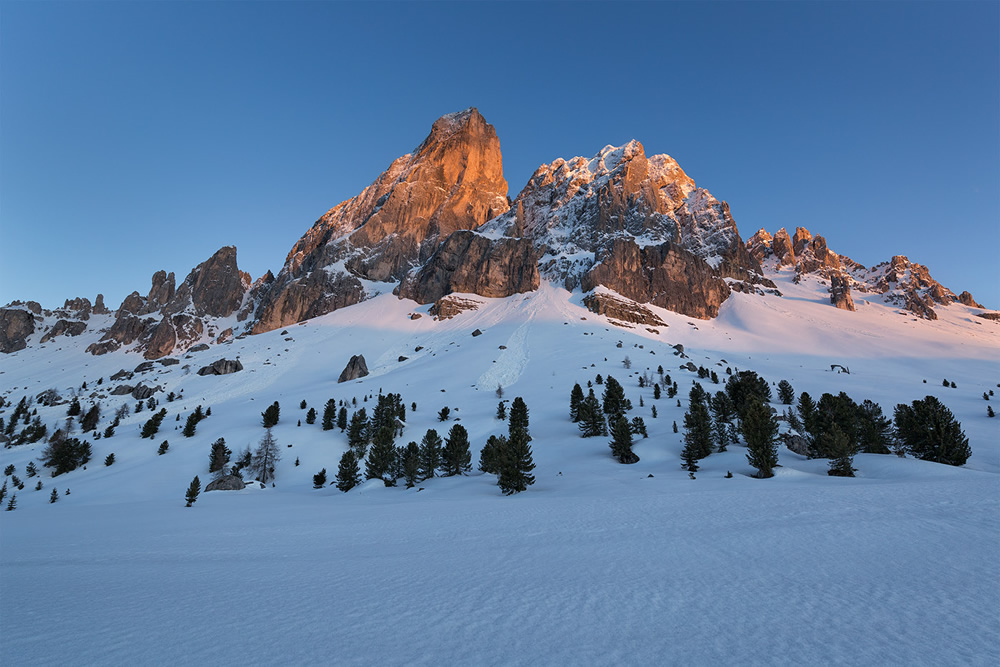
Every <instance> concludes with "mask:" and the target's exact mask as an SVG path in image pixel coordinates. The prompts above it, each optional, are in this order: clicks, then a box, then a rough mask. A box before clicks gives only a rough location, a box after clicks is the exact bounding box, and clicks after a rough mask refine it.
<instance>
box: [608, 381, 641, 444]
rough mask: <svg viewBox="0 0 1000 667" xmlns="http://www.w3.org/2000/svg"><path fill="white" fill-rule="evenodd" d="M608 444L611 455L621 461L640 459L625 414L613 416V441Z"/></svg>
mask: <svg viewBox="0 0 1000 667" xmlns="http://www.w3.org/2000/svg"><path fill="white" fill-rule="evenodd" d="M608 379H609V380H610V379H611V378H608ZM608 446H609V447H611V455H612V456H614V457H615V458H616V459H618V462H619V463H637V462H638V461H639V457H638V456H636V454H635V452H633V451H632V429H631V428H630V427H629V424H628V419H626V417H625V415H622V414H616V415H612V416H611V442H609V443H608Z"/></svg>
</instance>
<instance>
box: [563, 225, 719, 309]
mask: <svg viewBox="0 0 1000 667" xmlns="http://www.w3.org/2000/svg"><path fill="white" fill-rule="evenodd" d="M598 285H604V286H606V287H609V288H610V289H613V290H614V291H616V292H618V293H619V294H620V295H622V296H624V297H626V298H628V299H632V300H633V301H638V302H640V303H651V304H653V305H655V306H660V307H662V308H666V309H668V310H672V311H674V312H677V313H681V314H683V315H688V316H690V317H698V318H702V319H708V318H712V317H715V316H716V315H718V314H719V306H721V305H722V302H723V301H725V300H726V299H727V298H728V297H729V294H730V290H729V286H728V285H727V284H726V281H725V280H723V279H722V277H721V276H720V275H719V273H718V272H717V271H716V270H715V269H713V268H712V267H711V266H709V265H708V263H706V262H705V261H704V260H702V259H701V258H699V257H697V256H695V255H694V254H693V253H692V252H691V251H689V250H684V249H683V248H680V247H678V246H677V244H674V243H671V242H669V241H667V242H664V243H661V244H659V245H650V246H645V247H640V246H639V245H638V244H637V243H636V242H635V241H633V240H631V239H615V240H614V241H613V242H612V243H611V245H610V246H609V247H608V248H606V249H602V250H601V251H600V252H599V253H598V255H597V264H595V265H594V267H593V268H592V269H590V271H588V272H587V273H586V274H584V276H583V280H582V283H581V287H582V288H583V291H584V292H588V291H590V290H592V289H594V288H595V287H597V286H598Z"/></svg>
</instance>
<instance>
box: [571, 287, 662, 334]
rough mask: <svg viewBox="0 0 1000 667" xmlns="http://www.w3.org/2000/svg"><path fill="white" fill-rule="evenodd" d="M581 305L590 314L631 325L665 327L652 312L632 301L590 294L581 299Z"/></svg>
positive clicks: (605, 294) (606, 294)
mask: <svg viewBox="0 0 1000 667" xmlns="http://www.w3.org/2000/svg"><path fill="white" fill-rule="evenodd" d="M583 305H585V306H586V307H587V308H588V310H590V312H592V313H597V314H598V315H605V316H607V317H609V318H611V319H614V320H619V321H621V322H631V323H633V324H645V325H648V326H657V327H665V326H667V325H666V324H665V323H664V322H663V320H661V319H660V318H659V317H657V316H656V314H655V313H653V311H651V310H650V309H649V308H646V307H645V306H643V305H641V304H638V303H636V302H634V301H627V300H625V299H619V298H617V297H615V296H612V295H611V294H608V293H606V292H592V293H590V294H588V295H586V296H585V297H583Z"/></svg>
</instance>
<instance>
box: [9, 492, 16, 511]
mask: <svg viewBox="0 0 1000 667" xmlns="http://www.w3.org/2000/svg"><path fill="white" fill-rule="evenodd" d="M16 509H17V494H16V493H14V494H12V495H11V497H10V500H8V501H7V511H8V512H13V511H14V510H16Z"/></svg>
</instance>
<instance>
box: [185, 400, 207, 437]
mask: <svg viewBox="0 0 1000 667" xmlns="http://www.w3.org/2000/svg"><path fill="white" fill-rule="evenodd" d="M207 416H208V415H207V414H206V413H205V412H204V411H203V410H202V409H201V406H200V405H199V406H198V407H196V408H195V409H194V412H192V413H191V414H189V415H188V417H187V421H186V422H185V424H184V430H183V431H181V433H182V434H183V435H184V437H185V438H191V437H194V434H195V430H196V429H197V428H198V423H199V422H200V421H201V420H202V419H205V418H206V417H207Z"/></svg>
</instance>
